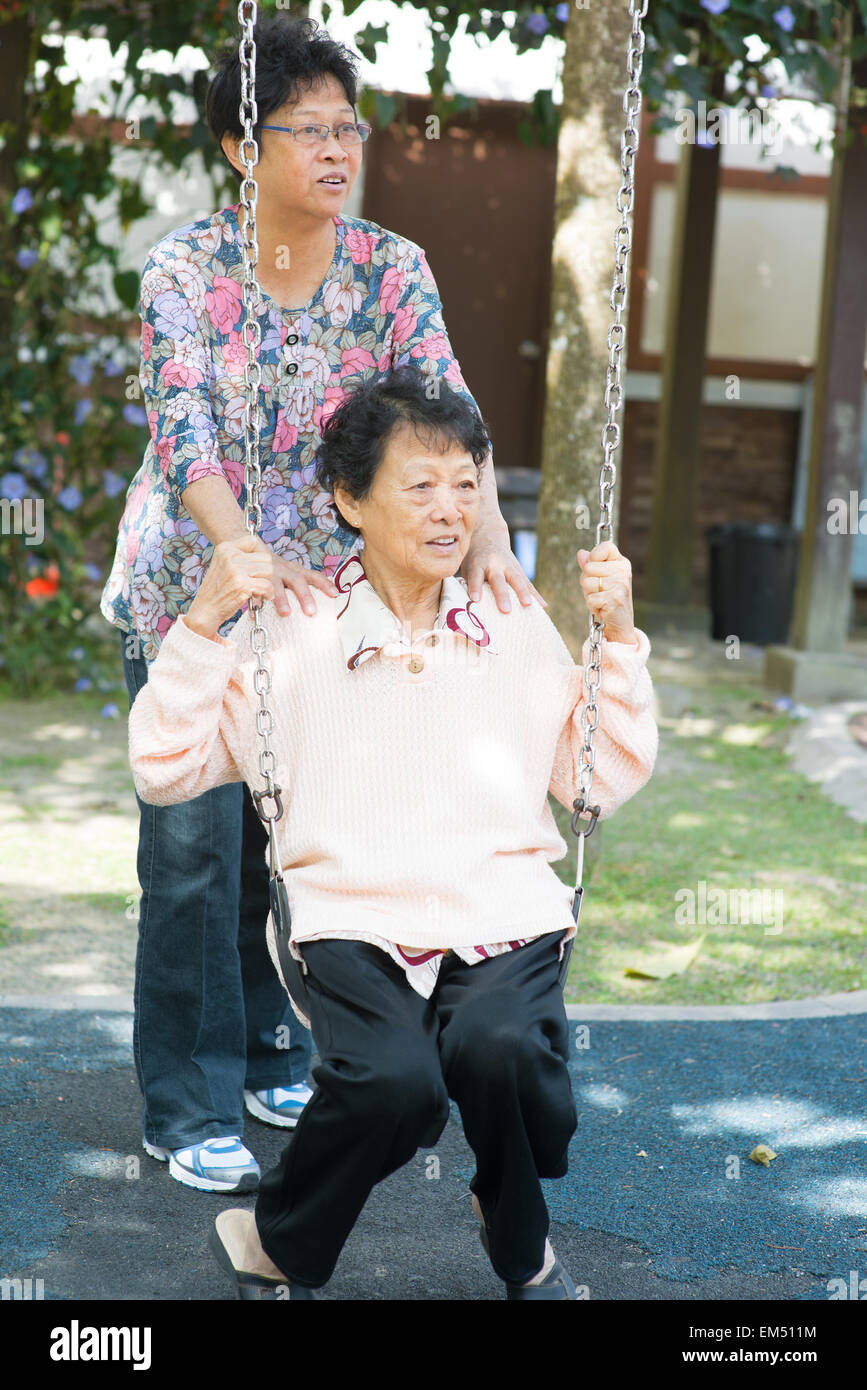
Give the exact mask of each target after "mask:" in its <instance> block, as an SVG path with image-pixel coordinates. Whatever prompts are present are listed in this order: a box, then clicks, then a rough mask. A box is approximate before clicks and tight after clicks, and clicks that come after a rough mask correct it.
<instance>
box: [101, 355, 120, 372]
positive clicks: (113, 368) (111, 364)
mask: <svg viewBox="0 0 867 1390" xmlns="http://www.w3.org/2000/svg"><path fill="white" fill-rule="evenodd" d="M102 370H103V371H104V372H105V375H106V376H120V374H121V372H122V371H123V363H122V362H115V360H114V358H113V357H109V359H108V361H107V362H106V364H105V366H104V367H103V369H102Z"/></svg>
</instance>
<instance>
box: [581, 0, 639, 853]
mask: <svg viewBox="0 0 867 1390" xmlns="http://www.w3.org/2000/svg"><path fill="white" fill-rule="evenodd" d="M647 4H648V0H643V3H642V0H629V13H630V15H631V16H632V29H631V32H630V35H629V48H628V54H627V70H628V74H629V83H628V86H627V88H626V91H625V92H624V93H623V110H624V112H625V114H626V125H625V127H624V130H623V133H622V135H621V137H620V172H621V178H622V182H621V185H620V188H619V189H618V190H617V211H618V212H619V213H620V223H619V225H618V227H617V229H616V231H615V233H614V283H613V285H612V288H611V295H610V298H609V301H608V302H609V304H610V305H611V308H612V309H613V310H614V321H613V323H612V324H611V327H610V328H609V330H608V338H607V342H608V368H607V373H606V385H605V398H604V400H605V406H606V409H607V411H608V419H607V420H606V421H605V424H604V425H603V426H602V466H601V468H600V470H599V511H600V517H599V523H598V525H597V527H596V544H597V545H599V544H600V543H601V541H602V539H603V537H602V532H603V531H606V530H607V531H608V533H609V534H608V536H607V537H606V539H607V540H612V539H613V536H612V534H611V533H612V523H611V493H612V489H613V487H614V480H615V478H616V476H617V470H616V468H615V466H614V464H613V462H612V456H613V454H614V451H615V450H616V449H617V447H618V445H619V443H620V426H619V425H618V424H617V422H616V420H615V418H614V417H615V415H616V414H617V412H618V410H620V408H621V406H622V404H623V386H622V383H621V380H620V365H621V364H620V357H621V353H622V351H623V346H624V339H625V334H626V330H625V327H624V325H623V322H622V315H623V311H624V309H625V308H626V300H627V295H628V284H629V278H628V268H629V253H630V251H631V249H632V229H631V227H630V225H629V216H630V214H631V212H632V207H633V203H634V201H635V157H636V154H637V152H638V140H639V127H638V125H636V120H637V118H638V117H639V116H640V114H641V68H642V61H643V55H644V30H643V29H642V27H641V21H642V19H643V18H644V16H645V15H646V14H647ZM602 629H603V624H602V623H600V622H599V620H598V619H597V618H596V617H594V615H593V614H592V613H591V615H590V660H589V661H588V662H587V665H586V666H585V668H584V684H585V687H586V690H587V698H586V700H585V702H584V706H583V708H582V710H581V728H582V731H583V734H584V741H583V746H582V749H581V767H580V769H579V773H578V792H579V795H578V797H577V799H576V800H575V801H574V802H573V803H572V805H573V807H574V810H575V814H574V815H573V817H572V829H573V830H574V831H575V833H576V834H581V833H584V834H585V835H589V834H590V833H591V831H592V830H593V827H594V826H595V824H596V820H597V818H598V815H599V807H598V806H593V807H591V805H590V790H591V787H592V786H593V768H594V765H595V762H596V750H595V749H594V747H593V734H594V732H595V730H596V726H597V724H598V723H599V710H598V707H597V704H596V692H597V691H598V689H599V686H600V683H601V680H602ZM581 814H588V815H590V816H592V820H591V822H590V825H589V827H587V826H583V827H582V826H580V825H579V824H578V817H579V815H581ZM582 844H583V842H582ZM579 875H580V869H579Z"/></svg>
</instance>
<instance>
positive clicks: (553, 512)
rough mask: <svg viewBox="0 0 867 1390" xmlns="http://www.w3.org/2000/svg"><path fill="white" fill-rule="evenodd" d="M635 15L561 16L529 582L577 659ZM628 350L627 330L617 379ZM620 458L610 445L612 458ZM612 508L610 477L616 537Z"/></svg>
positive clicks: (624, 9)
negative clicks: (559, 101) (582, 521)
mask: <svg viewBox="0 0 867 1390" xmlns="http://www.w3.org/2000/svg"><path fill="white" fill-rule="evenodd" d="M631 24H632V21H631V18H630V15H629V9H628V6H627V5H626V3H625V0H593V3H592V5H591V6H589V7H588V8H579V7H578V6H576V5H573V6H572V7H571V8H570V11H569V20H568V22H567V25H566V54H565V59H564V66H563V105H562V108H561V112H560V132H559V141H558V149H557V190H556V204H555V213H554V243H553V252H552V277H551V307H550V327H549V338H548V356H547V362H546V378H545V380H546V389H545V421H544V428H543V436H542V480H541V489H540V495H539V520H538V527H537V535H538V553H537V561H536V577H535V580H534V583H535V585H536V588H537V589H538V590H539V592H540V593H541V594H543V595H544V597H545V598H546V599H547V600H548V604H549V608H548V613H549V616H550V617H551V619H552V621H553V622H554V623H555V625H556V626H557V628H558V629H559V631H560V633H561V634H562V636H563V640H564V641H565V643H566V645H567V646H568V647H569V649H570V651H571V652H572V655H573V657H574V658H575V660H579V659H580V655H581V645H582V643H583V641H584V638H585V637H586V636H587V633H588V627H589V613H588V610H587V607H586V604H585V603H584V596H583V593H582V590H581V587H580V583H579V580H580V575H581V570H580V567H579V565H578V561H577V560H576V558H575V554H576V551H577V550H579V549H581V548H584V549H587V550H592V549H593V546H594V545H595V544H596V523H597V521H598V520H599V468H600V464H601V462H602V440H601V436H602V426H603V424H604V422H605V419H606V414H607V412H606V409H605V407H604V405H603V395H604V392H605V381H606V368H607V364H608V344H607V335H608V330H609V328H610V326H611V321H612V319H613V310H612V309H611V306H610V304H609V296H610V294H611V286H612V279H613V274H614V232H615V229H616V227H617V226H618V224H619V222H620V213H619V212H618V210H617V203H616V198H617V191H618V189H619V188H620V185H621V172H620V137H621V133H622V131H623V128H624V125H625V123H626V116H625V114H624V111H623V92H624V90H625V88H626V85H627V67H626V59H627V50H628V42H629V33H630V29H631ZM623 322H624V325H625V323H626V317H625V315H624V317H623ZM625 359H626V348H625V336H624V350H623V352H622V354H621V364H622V368H621V376H622V377H624V376H625V367H626V361H625ZM619 418H620V420H621V421H622V411H621V412H620V416H619ZM618 459H619V453H618V452H616V451H615V454H614V457H613V462H614V463H615V466H616V464H617V462H618ZM582 503H583V504H584V506H586V508H587V509H588V513H589V516H588V525H587V526H586V527H584V526H582V527H580V529H579V528H578V527H576V506H577V505H579V504H582ZM617 515H618V490H617V486H616V482H615V487H614V491H613V494H612V507H611V522H612V534H613V536H614V539H615V543H616V539H617Z"/></svg>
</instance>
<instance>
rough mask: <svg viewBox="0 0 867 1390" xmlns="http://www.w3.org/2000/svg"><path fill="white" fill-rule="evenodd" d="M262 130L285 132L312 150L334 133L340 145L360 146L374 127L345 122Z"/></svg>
mask: <svg viewBox="0 0 867 1390" xmlns="http://www.w3.org/2000/svg"><path fill="white" fill-rule="evenodd" d="M259 129H260V130H283V131H285V132H286V134H287V135H291V136H292V137H293V138H294V139H295V140H296V141H297V142H298V144H299V145H304V146H305V147H306V148H308V149H311V148H312V147H313V146H315V145H316V144H318V143H319V141H322V143H323V144H324V143H325V141H326V140H327V139H328V137H329V135H331V134H332V133H333V134H334V135H336V136H337V139H338V140H339V142H340V144H341V145H343V146H344V147H345V148H349V147H350V146H351V145H360V144H363V142H364V141H365V140H366V139H367V137H368V135H369V134H370V132H371V130H372V129H373V127H372V126H369V125H365V124H364V123H363V122H358V123H355V122H353V121H344V122H343V124H342V125H337V126H330V125H263V126H260V127H259Z"/></svg>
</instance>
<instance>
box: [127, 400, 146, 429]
mask: <svg viewBox="0 0 867 1390" xmlns="http://www.w3.org/2000/svg"><path fill="white" fill-rule="evenodd" d="M120 413H121V415H122V416H123V418H124V419H125V420H126V422H127V424H128V425H146V424H147V422H148V416H147V411H146V410H145V408H144V406H141V405H132V404H130V405H125V406H124V408H123V410H122V411H121V412H120Z"/></svg>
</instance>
